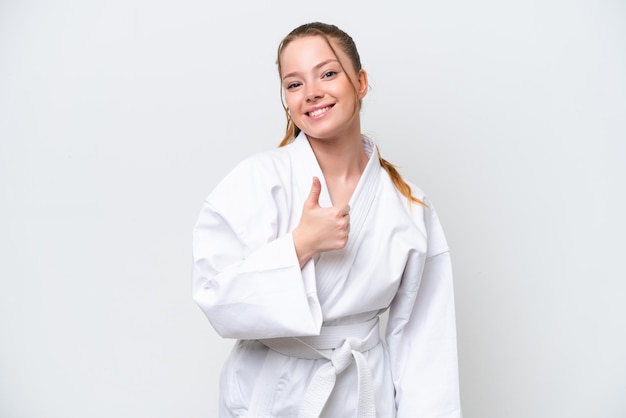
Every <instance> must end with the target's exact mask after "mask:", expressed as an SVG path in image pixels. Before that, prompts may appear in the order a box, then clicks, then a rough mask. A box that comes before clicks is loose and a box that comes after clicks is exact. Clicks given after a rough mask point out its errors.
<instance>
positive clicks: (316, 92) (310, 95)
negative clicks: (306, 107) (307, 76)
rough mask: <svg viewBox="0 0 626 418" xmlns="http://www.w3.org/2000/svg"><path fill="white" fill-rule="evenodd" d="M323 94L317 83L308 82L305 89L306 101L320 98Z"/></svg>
mask: <svg viewBox="0 0 626 418" xmlns="http://www.w3.org/2000/svg"><path fill="white" fill-rule="evenodd" d="M322 96H324V93H323V92H322V90H321V89H320V88H319V86H318V85H317V83H309V84H308V86H307V91H306V101H307V102H314V101H316V100H318V99H321V98H322Z"/></svg>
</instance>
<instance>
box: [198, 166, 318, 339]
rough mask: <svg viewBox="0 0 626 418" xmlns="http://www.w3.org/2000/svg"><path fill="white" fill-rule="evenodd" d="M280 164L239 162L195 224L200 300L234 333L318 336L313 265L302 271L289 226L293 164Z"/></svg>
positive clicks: (226, 332) (218, 324)
mask: <svg viewBox="0 0 626 418" xmlns="http://www.w3.org/2000/svg"><path fill="white" fill-rule="evenodd" d="M277 164H278V163H277V161H276V160H274V159H272V160H267V159H266V160H258V159H254V160H246V161H244V162H243V163H241V164H239V165H238V166H237V167H236V168H235V169H234V170H233V171H232V172H231V173H230V174H229V175H227V176H226V177H225V178H224V179H223V180H222V181H221V182H220V183H219V184H218V185H217V187H216V188H215V189H214V190H213V192H212V193H211V195H210V196H209V197H208V198H207V200H206V201H205V202H204V205H203V207H202V209H201V211H200V214H199V216H198V220H197V222H196V224H195V226H194V229H193V266H192V290H193V298H194V299H195V301H196V303H197V304H198V305H199V307H200V308H201V309H202V311H203V312H204V314H205V315H206V316H207V318H208V319H209V321H210V322H211V324H212V325H213V327H214V328H215V330H216V331H217V332H218V333H219V334H220V335H222V336H223V337H226V338H240V339H256V338H272V337H285V336H298V335H315V334H317V333H319V329H320V327H321V323H322V315H321V308H320V304H319V301H318V299H317V293H316V292H317V290H316V287H315V270H314V266H313V262H307V263H303V265H302V268H301V266H300V262H299V260H298V257H297V255H296V250H295V247H294V241H293V236H292V233H291V231H290V228H289V218H290V211H291V206H290V205H291V198H290V196H289V195H288V192H287V191H288V190H289V187H285V186H283V183H282V182H283V181H285V177H284V176H283V175H282V173H283V171H284V172H288V167H284V166H280V167H279V169H278V171H276V170H277V169H276V168H275V167H276V165H277ZM287 180H288V178H287Z"/></svg>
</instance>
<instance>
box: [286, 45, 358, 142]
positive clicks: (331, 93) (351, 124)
mask: <svg viewBox="0 0 626 418" xmlns="http://www.w3.org/2000/svg"><path fill="white" fill-rule="evenodd" d="M331 42H332V43H333V48H334V49H335V51H336V52H337V56H335V54H334V53H333V51H332V49H330V47H329V46H328V44H327V43H326V40H325V39H324V38H322V37H321V36H308V37H304V38H297V39H295V40H293V41H291V43H289V44H288V45H287V46H286V47H285V48H284V49H283V51H282V53H281V56H280V65H281V72H282V74H281V80H282V86H283V91H284V95H285V101H286V103H287V108H288V109H289V114H290V116H291V119H292V120H293V122H294V123H295V124H296V126H297V127H298V128H300V129H301V130H302V131H303V132H304V133H305V134H307V136H308V137H309V138H310V139H311V138H314V139H320V140H329V139H335V138H339V137H342V136H344V135H346V134H347V135H350V134H353V133H358V134H359V135H360V125H359V115H358V112H355V106H357V98H355V90H356V91H357V97H358V99H362V98H363V97H364V96H365V94H366V93H367V75H366V73H365V71H363V70H361V71H359V72H358V73H357V72H356V71H355V70H354V68H353V66H352V63H351V62H350V59H349V58H348V56H347V55H346V54H345V53H344V52H343V50H342V49H341V48H340V47H339V45H338V44H336V43H335V42H334V41H333V40H332V38H331ZM337 58H339V60H341V64H342V65H343V68H345V71H344V70H343V69H342V65H339V62H338V61H337Z"/></svg>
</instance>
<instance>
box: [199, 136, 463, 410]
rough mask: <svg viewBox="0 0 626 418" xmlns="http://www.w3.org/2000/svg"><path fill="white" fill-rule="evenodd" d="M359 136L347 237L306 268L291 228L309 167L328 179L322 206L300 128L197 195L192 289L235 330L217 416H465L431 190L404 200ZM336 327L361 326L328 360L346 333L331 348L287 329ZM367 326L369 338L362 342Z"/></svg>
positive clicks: (227, 333) (225, 330)
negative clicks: (202, 196)
mask: <svg viewBox="0 0 626 418" xmlns="http://www.w3.org/2000/svg"><path fill="white" fill-rule="evenodd" d="M363 145H364V149H365V151H366V153H367V154H368V156H369V157H370V159H369V162H368V164H367V166H366V168H365V170H364V172H363V174H362V176H361V179H360V180H359V183H358V185H357V187H356V189H355V191H354V193H353V195H352V197H351V199H350V202H349V205H350V235H349V239H348V243H347V244H346V247H345V248H344V249H341V250H336V251H329V252H324V253H320V254H317V255H316V256H315V257H314V258H313V259H312V260H311V261H309V262H308V263H307V264H306V265H305V266H304V267H303V268H302V269H301V268H300V265H299V262H298V258H297V256H296V252H295V248H294V244H293V239H292V235H291V232H292V231H293V229H294V228H295V227H296V226H297V225H298V222H299V220H300V216H301V213H302V208H303V205H304V201H305V200H306V199H307V196H308V194H309V192H310V188H311V184H312V178H313V176H317V177H319V178H320V180H321V181H322V185H323V188H322V193H321V195H320V205H321V206H331V201H330V197H329V195H328V191H327V190H326V188H325V187H324V177H323V175H322V172H321V169H320V167H319V165H318V163H317V160H316V158H315V155H314V154H313V151H312V149H311V147H310V145H309V143H308V140H307V138H306V136H305V135H304V134H302V133H301V134H300V135H299V136H298V137H297V138H296V139H295V141H294V142H293V143H291V144H289V145H287V146H285V147H281V148H277V149H274V150H270V151H267V152H263V153H260V154H256V155H254V156H251V157H249V158H247V159H245V160H244V161H242V162H241V163H239V164H238V165H237V166H236V167H235V168H234V169H233V170H232V171H231V172H230V173H229V174H228V175H227V176H226V177H225V178H224V179H223V180H222V181H221V182H220V183H219V184H218V186H217V187H216V188H215V189H214V190H213V191H212V192H211V193H210V195H209V196H208V197H207V199H206V200H205V202H204V205H203V208H202V210H201V213H200V215H199V218H198V221H197V224H196V226H195V228H194V233H193V296H194V299H195V301H196V302H197V303H198V305H199V306H200V308H201V309H202V310H203V312H204V313H205V315H206V316H207V318H208V319H209V321H210V322H211V324H212V325H213V327H214V328H215V330H216V331H217V332H218V333H219V334H220V335H221V336H223V337H225V338H234V339H237V341H236V343H235V346H234V348H233V351H232V353H231V355H230V357H229V359H228V360H227V362H226V364H225V365H224V368H223V370H222V375H221V385H220V387H221V389H220V392H221V393H220V411H219V414H220V415H219V416H220V417H239V416H248V417H289V418H294V417H297V416H315V415H317V413H312V412H310V411H311V410H315V409H317V411H318V412H319V411H320V410H321V408H323V410H321V413H320V416H323V417H333V418H339V417H341V418H344V417H355V416H357V415H358V416H374V415H373V414H374V412H373V411H374V410H375V416H377V417H381V418H391V417H396V416H397V417H402V418H405V417H407V418H408V417H411V418H434V417H439V418H443V417H446V418H453V417H454V418H459V417H461V406H460V399H459V381H458V365H457V345H456V325H455V312H454V293H453V284H452V272H451V264H450V256H449V252H448V246H447V243H446V240H445V237H444V234H443V231H442V228H441V225H440V223H439V220H438V218H437V215H436V213H435V211H434V209H433V207H432V204H431V203H430V201H429V200H428V198H427V197H425V196H424V195H423V193H422V192H421V191H420V190H419V189H418V188H417V187H416V186H414V185H411V187H412V192H413V195H414V196H416V197H418V198H420V199H422V200H424V201H425V202H426V204H427V207H424V206H422V205H418V204H415V203H409V202H408V201H407V199H406V198H405V197H404V196H403V195H402V194H401V193H400V192H399V191H398V190H397V188H396V187H395V186H394V184H393V183H392V181H391V179H390V177H389V175H388V174H387V172H386V171H385V170H384V169H383V168H382V167H381V166H380V163H379V159H378V155H377V150H376V147H375V145H374V143H373V142H372V141H371V140H370V139H369V138H367V137H363ZM387 309H389V319H388V325H387V327H386V333H385V340H386V342H385V341H383V340H380V341H378V340H377V335H374V336H373V338H374V340H372V335H373V334H377V332H378V329H377V328H375V326H374V325H372V324H374V323H375V322H376V318H377V317H378V315H380V314H381V313H383V312H385V311H386V310H387ZM364 324H365V325H364ZM339 325H341V326H348V327H347V329H348V331H346V333H352V332H353V331H351V328H350V326H352V327H356V328H358V327H361V328H363V327H365V328H366V331H365V332H361V335H358V336H353V335H346V336H345V338H348V337H355V338H353V339H352V340H351V341H352V342H350V344H353V342H354V341H356V343H354V344H356V345H354V344H353V345H351V346H350V347H347V346H348V343H347V342H346V343H345V344H344V345H343V349H342V350H343V351H344V352H345V353H347V355H344V356H343V360H342V361H343V362H344V363H343V366H338V364H339V361H338V360H336V358H333V354H335V353H338V352H339V351H340V350H339V346H340V345H341V344H342V341H343V338H342V339H340V340H341V342H339V343H338V344H337V347H333V348H337V350H333V349H332V348H329V347H321V346H318V347H312V348H311V349H310V350H309V349H308V348H306V347H302V346H303V345H307V346H308V344H309V343H310V344H313V345H314V346H315V345H316V344H317V342H316V341H317V340H315V338H319V337H315V338H313V339H312V340H308V339H307V338H298V339H294V338H285V337H303V336H316V335H318V334H320V332H321V331H323V332H325V330H327V329H334V330H335V333H337V332H336V331H337V329H339V330H343V328H337V327H335V328H332V327H331V326H339ZM322 327H324V328H322ZM356 328H355V329H356ZM370 328H371V331H369V332H370V334H369V336H368V337H367V341H370V342H371V344H370V346H371V345H373V347H370V346H367V347H365V346H366V345H367V344H365V343H364V341H365V339H366V337H365V335H364V334H367V332H368V331H367V329H370ZM354 332H356V331H354ZM273 341H277V342H279V343H280V344H286V345H287V346H290V345H291V342H294V344H295V346H296V348H295V351H296V352H298V351H302V350H301V349H304V351H307V350H309V351H316V352H320V353H321V354H322V355H323V356H325V357H326V358H324V357H322V356H318V357H317V358H316V357H315V356H313V357H312V358H311V357H308V354H306V353H305V354H304V355H303V356H299V354H297V353H296V355H292V354H293V353H288V355H285V354H284V353H281V352H279V351H280V350H279V351H276V350H274V349H270V348H268V346H267V345H268V344H269V345H271V344H270V343H271V342H273ZM303 341H304V342H303ZM310 341H313V342H310ZM280 344H279V345H280ZM333 344H334V343H333ZM368 344H369V343H368ZM346 347H347V349H346ZM355 347H356V348H355ZM288 348H289V347H288ZM338 356H339V354H337V356H336V357H338ZM302 357H304V358H302ZM328 358H333V360H332V361H330V360H328ZM346 367H347V368H346ZM337 368H340V369H342V368H345V370H338V371H335V369H337ZM320 370H323V372H320ZM329 370H330V371H331V372H330V375H329V374H328V373H329ZM316 373H317V374H316ZM314 376H316V377H315V378H314ZM320 376H321V377H320ZM329 379H330V383H329ZM313 380H315V383H311V382H312V381H313ZM320 382H321V383H320ZM333 383H334V385H333ZM324 385H325V386H324ZM314 386H315V388H313V387H314ZM320 388H322V389H320ZM320 390H321V392H324V391H325V392H324V393H325V395H324V396H323V398H324V399H319V391H320ZM329 391H330V392H329ZM326 397H328V400H327V401H326V400H325V398H326ZM367 402H369V403H371V405H370V406H363V403H367ZM372 402H373V403H372ZM309 404H310V405H309ZM303 405H304V406H303ZM359 405H360V406H359ZM372 405H373V406H372ZM307 407H309V409H308V411H309V412H306V411H305V412H303V411H302V409H303V408H304V409H306V408H307ZM367 408H370V410H369V412H367ZM371 408H374V409H371ZM357 410H358V413H357ZM364 411H365V412H364ZM299 414H300V415H299Z"/></svg>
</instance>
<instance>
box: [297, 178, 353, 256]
mask: <svg viewBox="0 0 626 418" xmlns="http://www.w3.org/2000/svg"><path fill="white" fill-rule="evenodd" d="M321 191H322V184H321V182H320V179H319V178H317V177H313V185H312V186H311V192H310V193H309V196H308V197H307V199H306V201H305V202H304V207H303V208H302V217H301V218H300V223H299V224H298V226H297V227H296V228H295V229H294V230H293V242H294V245H295V247H296V254H297V255H298V260H299V261H300V267H303V266H304V265H305V264H306V263H307V262H308V261H309V260H310V259H311V258H312V257H313V256H314V255H315V254H317V253H321V252H324V251H330V250H339V249H341V248H343V247H345V246H346V243H347V242H348V233H349V231H350V206H349V205H345V206H343V207H334V206H333V207H329V208H323V207H321V206H320V204H319V197H320V193H321Z"/></svg>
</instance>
